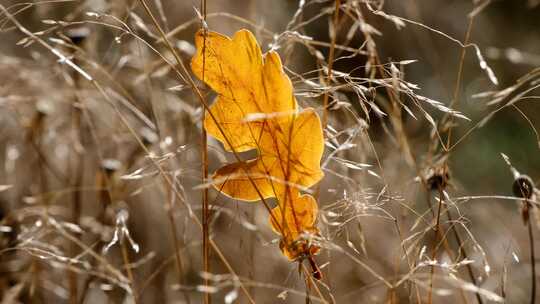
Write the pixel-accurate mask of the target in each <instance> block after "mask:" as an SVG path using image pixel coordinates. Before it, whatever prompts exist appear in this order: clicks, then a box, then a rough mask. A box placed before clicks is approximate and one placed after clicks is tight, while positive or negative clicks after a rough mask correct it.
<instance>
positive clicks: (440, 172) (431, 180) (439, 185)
mask: <svg viewBox="0 0 540 304" xmlns="http://www.w3.org/2000/svg"><path fill="white" fill-rule="evenodd" d="M430 173H431V174H429V175H428V178H427V185H428V187H429V189H430V190H433V191H435V190H444V189H445V188H446V187H447V186H448V181H449V180H450V174H449V173H448V168H447V167H439V168H435V169H433V170H432V172H430Z"/></svg>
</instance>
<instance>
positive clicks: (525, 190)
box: [512, 174, 534, 199]
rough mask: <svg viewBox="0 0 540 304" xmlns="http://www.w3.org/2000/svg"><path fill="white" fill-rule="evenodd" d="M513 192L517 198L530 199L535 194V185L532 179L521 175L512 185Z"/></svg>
mask: <svg viewBox="0 0 540 304" xmlns="http://www.w3.org/2000/svg"><path fill="white" fill-rule="evenodd" d="M512 192H514V195H515V196H516V197H521V198H525V199H530V198H531V197H532V195H533V193H534V183H533V181H532V179H531V178H530V177H529V176H527V175H525V174H521V175H519V176H518V177H517V178H516V179H515V180H514V183H513V184H512Z"/></svg>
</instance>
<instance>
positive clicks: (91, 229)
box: [0, 0, 540, 303]
mask: <svg viewBox="0 0 540 304" xmlns="http://www.w3.org/2000/svg"><path fill="white" fill-rule="evenodd" d="M146 2H147V4H148V5H149V8H150V9H151V10H152V12H153V13H154V14H155V16H156V19H157V21H158V23H159V24H160V26H161V27H162V29H163V30H164V31H165V32H166V33H170V35H169V39H170V40H171V42H172V44H173V46H174V47H175V49H176V51H177V52H178V53H179V54H180V56H181V59H182V60H183V63H184V64H185V65H187V66H188V67H189V61H190V58H191V56H192V55H193V54H194V46H193V37H194V34H195V32H196V31H197V30H198V29H199V28H200V26H201V22H200V19H199V17H198V13H197V11H201V8H200V5H201V3H200V2H199V1H191V0H184V1H171V0H146ZM206 2H207V25H208V27H209V29H210V30H215V31H218V32H221V33H224V34H227V35H232V34H233V33H234V32H235V31H237V30H239V29H241V28H248V29H250V30H251V31H252V32H253V33H254V34H255V35H256V37H257V38H258V40H259V42H260V45H261V47H262V49H263V51H267V50H269V49H270V48H274V49H276V50H277V51H278V52H279V53H280V55H281V56H282V59H283V61H284V64H285V66H286V72H287V73H288V75H289V76H290V77H291V80H292V81H293V84H294V85H295V89H296V93H297V98H298V100H299V103H300V104H301V105H302V106H304V107H306V106H312V107H315V108H316V109H317V111H319V113H322V112H323V109H322V100H323V97H322V96H323V94H324V92H325V87H326V88H328V87H329V88H330V89H329V92H330V93H329V94H330V99H331V102H332V103H333V104H334V106H333V107H332V108H331V110H329V112H328V113H329V126H330V129H329V130H328V132H327V133H326V134H327V136H328V137H329V138H332V139H329V141H328V145H327V151H326V153H325V156H324V158H323V162H322V163H323V164H324V168H325V170H326V176H325V178H324V180H323V181H322V182H321V183H320V185H318V186H317V191H318V193H319V205H320V209H321V212H320V218H319V220H318V225H319V227H320V228H321V231H322V238H323V240H322V241H323V250H322V253H321V254H320V255H319V256H318V257H317V258H316V259H317V262H318V264H319V265H320V266H322V267H323V270H324V279H323V281H322V283H321V284H319V285H318V289H320V294H319V293H317V292H316V290H315V288H314V287H313V286H311V287H310V286H309V285H306V281H305V278H304V277H303V276H301V275H299V272H298V263H292V262H289V261H287V260H286V259H285V258H284V257H283V256H282V255H281V252H280V251H279V249H278V245H277V241H278V240H277V237H278V236H277V235H275V234H273V232H272V231H271V230H270V228H269V225H268V214H267V212H266V210H265V209H264V208H263V207H262V205H261V204H257V203H245V202H239V201H234V200H231V199H228V198H225V197H224V196H222V195H219V193H218V192H217V191H215V190H214V189H210V190H209V193H210V202H211V204H212V221H211V225H210V227H211V237H212V239H213V240H214V241H215V243H216V244H217V245H218V246H219V248H220V249H221V252H222V254H223V258H220V257H219V255H218V254H217V253H216V252H215V251H211V254H210V265H211V268H210V270H211V271H210V273H209V274H204V273H202V269H203V267H202V249H201V244H202V234H201V230H200V227H199V226H197V224H196V223H195V221H194V220H193V217H197V218H200V214H201V183H202V177H201V168H202V162H201V157H200V155H201V142H202V139H201V124H200V119H201V112H202V110H201V107H200V104H199V103H198V100H197V98H195V95H194V93H193V91H192V90H191V89H190V88H189V86H187V84H186V82H185V81H183V80H182V79H181V78H179V77H178V76H177V74H176V73H175V71H174V69H180V68H179V66H178V65H175V64H172V65H171V64H169V63H171V62H174V57H173V55H172V53H171V52H170V50H169V49H168V48H167V47H166V45H165V44H164V43H163V42H162V41H161V40H160V34H159V31H158V30H157V28H156V27H155V26H154V25H153V23H152V22H151V19H150V18H149V16H148V15H147V13H146V11H145V10H144V9H143V8H142V6H141V2H140V1H124V0H115V1H104V0H80V1H34V2H31V3H26V2H21V1H10V0H0V5H1V8H2V11H1V12H0V79H1V81H0V299H2V303H132V302H138V303H200V302H201V301H202V298H203V293H204V292H210V293H211V295H212V299H213V302H214V303H233V302H235V303H249V302H248V300H247V298H246V297H245V295H244V294H243V291H242V290H241V289H240V287H239V286H240V285H239V282H243V283H244V285H245V286H246V288H247V290H248V291H249V293H250V294H251V295H252V297H253V299H254V301H255V302H256V303H306V294H309V295H311V296H313V298H312V299H311V301H313V303H320V302H321V301H322V300H321V299H320V296H321V295H322V296H324V298H325V299H326V300H325V301H327V302H330V303H331V302H336V303H418V302H420V303H429V302H430V301H431V302H433V303H474V302H477V301H478V299H477V298H476V296H475V293H474V292H471V290H470V289H467V288H468V287H470V286H468V285H466V284H465V283H464V282H465V281H467V282H470V281H471V279H470V277H469V276H468V269H467V267H466V265H465V264H467V260H469V259H470V260H472V262H471V264H469V267H470V268H471V269H472V271H473V272H474V277H475V280H476V283H477V284H478V286H479V287H481V288H482V292H484V294H483V295H482V300H483V302H484V303H490V302H496V301H497V300H499V301H500V300H501V299H504V300H505V301H506V302H505V303H527V302H528V301H529V298H530V295H529V294H530V284H531V272H530V263H531V260H530V256H529V246H530V244H529V239H528V234H527V226H526V225H524V222H523V220H522V216H521V211H520V206H521V202H520V201H519V200H517V199H513V198H512V196H513V195H514V194H513V193H512V183H513V181H514V176H513V174H512V171H511V169H510V167H509V165H508V164H507V162H505V160H504V159H503V157H502V156H501V153H504V154H505V155H507V156H508V158H509V159H510V161H511V163H512V165H513V166H514V167H515V168H516V169H517V170H518V171H519V172H522V173H526V174H528V175H529V176H530V177H531V178H532V180H533V182H534V183H536V184H538V180H539V178H540V153H539V149H540V140H539V137H538V135H537V133H536V130H537V129H538V126H539V125H540V106H539V103H538V99H536V98H535V91H534V89H533V90H531V91H530V92H528V93H527V94H526V95H524V96H527V98H524V99H521V100H519V101H518V102H516V103H515V104H513V105H512V106H507V107H503V108H502V109H500V110H498V112H497V113H496V114H494V115H493V116H491V117H490V119H489V120H488V121H487V122H486V123H485V124H484V125H483V126H482V127H477V126H475V125H476V124H477V123H478V122H479V121H481V120H482V119H484V118H485V117H487V116H488V115H489V114H490V113H493V111H495V110H496V109H498V108H499V107H500V106H501V104H494V105H490V101H492V100H493V99H494V97H493V96H487V97H479V96H478V94H480V93H484V92H496V91H501V90H503V89H505V88H508V87H511V86H513V85H515V84H516V83H517V81H518V79H520V78H521V77H523V76H524V75H526V74H527V73H529V72H531V71H533V70H534V69H535V68H537V67H538V66H539V65H540V36H539V35H538V34H539V32H538V30H539V29H540V5H538V3H537V2H536V1H534V0H530V1H517V0H516V1H497V0H493V1H465V0H459V1H447V0H403V1H395V0H394V1H388V0H387V1H353V0H349V1H346V0H342V1H340V4H341V6H340V18H341V19H340V23H339V26H338V27H337V31H335V32H336V33H337V35H336V44H337V45H340V46H341V47H342V48H341V49H340V48H338V49H337V56H336V58H339V59H338V60H337V61H336V62H335V64H334V65H333V69H335V71H337V72H335V73H334V75H336V74H337V75H338V76H335V79H334V80H333V81H332V83H331V84H329V85H328V86H326V82H325V79H326V77H327V76H326V75H325V74H324V69H321V68H322V67H324V66H325V65H326V62H327V60H328V57H329V53H330V48H331V45H332V34H331V33H332V32H333V31H334V29H335V27H334V25H333V19H332V18H333V14H334V8H335V3H334V1H325V0H318V1H310V0H307V1H289V0H273V1H264V0H246V1H240V0H219V1H218V0H207V1H206ZM367 2H369V5H367V4H366V3H367ZM299 7H300V8H301V9H299ZM399 18H403V19H399ZM14 21H16V22H14ZM468 30H470V41H469V42H471V43H474V44H475V45H476V46H477V47H478V51H479V52H480V53H481V54H482V56H483V58H484V59H485V60H486V63H487V65H488V66H489V67H490V68H491V69H492V70H493V72H494V74H495V76H496V78H497V79H498V85H495V84H493V82H492V81H490V79H489V77H488V75H487V73H486V71H485V70H483V69H482V68H481V62H480V60H479V57H478V55H477V53H476V49H475V48H474V47H467V48H466V53H465V56H464V57H463V60H461V56H462V52H463V50H464V48H463V47H462V46H461V45H460V43H459V42H460V41H461V42H463V41H464V39H465V37H466V34H467V31H468ZM24 31H27V32H24ZM286 31H288V32H286ZM29 33H33V35H29ZM366 33H370V37H371V38H369V39H368V35H367V34H366ZM32 37H33V38H32ZM136 37H137V38H136ZM368 40H369V41H370V43H367V42H366V41H368ZM370 47H372V48H371V49H370ZM54 50H57V51H59V52H60V53H61V54H64V55H65V56H66V57H67V58H68V59H69V60H71V62H73V63H74V64H75V65H77V66H79V67H80V68H81V69H83V70H84V71H86V72H87V73H88V74H90V75H91V76H92V78H93V79H94V80H95V83H97V84H98V85H97V86H96V85H95V84H93V83H92V82H90V81H88V79H86V78H85V77H84V75H82V74H81V73H77V72H76V71H75V70H74V69H73V68H71V67H70V66H69V65H68V64H66V60H59V57H58V56H57V55H55V54H54V52H55V51H54ZM355 51H358V52H355ZM370 52H376V53H377V54H378V60H379V62H380V63H381V64H385V65H384V68H385V71H392V68H391V67H390V62H395V63H396V64H395V66H397V68H396V69H397V71H398V72H399V73H398V74H399V77H400V79H401V80H403V81H406V82H408V83H411V84H415V85H416V86H417V89H415V90H414V93H415V94H418V95H420V96H425V97H428V98H430V99H432V100H437V101H440V102H441V103H443V104H444V105H446V106H450V105H451V104H453V109H455V110H457V111H459V112H461V113H463V114H464V115H465V116H466V117H468V118H469V119H470V121H469V120H465V119H461V118H456V119H454V120H452V121H451V125H452V127H453V131H452V132H453V133H452V135H451V139H450V140H451V143H456V142H457V144H456V145H455V146H454V147H453V148H452V149H451V150H450V152H449V153H445V152H444V150H443V149H442V148H441V146H440V145H439V144H438V142H439V141H438V139H437V135H436V133H435V132H434V131H433V128H432V126H431V124H430V123H429V121H428V120H427V119H426V118H425V117H424V114H423V110H425V111H426V112H427V113H429V115H431V117H433V119H434V120H435V121H436V122H437V124H438V127H439V128H438V130H439V131H440V133H441V136H442V138H443V139H444V141H446V139H447V133H446V131H447V128H444V127H445V126H447V125H443V123H444V122H448V121H447V120H445V118H444V117H445V112H444V111H440V110H439V109H437V108H436V107H433V106H432V105H430V104H429V102H418V100H416V101H415V99H414V98H410V97H407V96H406V94H404V93H403V92H401V93H397V92H396V91H395V88H394V86H393V84H392V81H388V82H386V83H387V84H386V85H385V84H384V81H382V80H381V79H383V78H386V80H388V79H390V80H391V78H392V75H390V74H389V75H386V77H382V76H381V75H380V74H378V73H375V74H372V73H370V71H373V70H374V69H373V70H372V68H373V67H371V68H370V67H369V64H370V60H371V59H370V58H371V57H370V56H372V54H373V53H370ZM317 56H319V57H317ZM165 59H166V60H167V61H168V62H169V63H168V62H166V61H165ZM405 60H414V62H408V63H407V64H405V63H404V64H399V62H403V61H405ZM460 65H462V72H461V75H462V76H461V80H460V82H459V83H460V85H459V86H458V89H457V90H456V83H457V81H456V80H457V79H458V74H459V71H460ZM366 66H368V67H367V68H366ZM339 73H342V74H339ZM340 75H341V76H340ZM343 75H346V76H348V77H349V78H347V77H345V76H343ZM394 76H396V75H394ZM396 77H397V76H396ZM347 79H348V80H349V81H350V82H347V81H346V80H347ZM377 80H379V82H377ZM388 83H390V84H389V85H388ZM199 85H201V87H203V85H202V84H200V83H199ZM534 85H535V83H534V81H533V82H532V85H531V87H533V86H534ZM354 87H356V89H357V90H363V89H366V91H364V92H365V94H366V95H365V96H363V95H361V94H358V91H357V90H355V89H354ZM368 88H369V90H367V89H368ZM205 92H206V93H207V94H208V99H209V100H211V99H212V98H213V96H215V95H213V93H212V92H211V91H209V89H206V90H205ZM392 92H393V93H392ZM455 92H457V96H458V99H457V101H456V102H454V103H452V101H453V100H455V96H456V95H455ZM391 94H396V95H395V96H399V97H400V100H401V102H402V104H401V105H399V106H398V110H397V112H392V113H388V112H387V114H388V115H386V116H384V115H377V114H376V113H375V111H373V108H371V107H369V106H368V107H369V109H370V111H369V113H366V112H365V111H364V108H363V107H366V105H367V104H368V101H369V102H371V103H373V104H375V105H379V106H380V107H381V109H383V111H385V109H389V108H388V105H389V104H390V101H389V100H391V98H389V96H390V95H391ZM413 97H414V96H413ZM419 104H420V105H421V106H419ZM405 107H408V108H410V109H411V114H414V116H415V117H413V116H412V115H411V114H409V113H407V111H406V110H405ZM390 109H391V107H390ZM398 113H399V115H398ZM396 117H397V118H396ZM394 119H397V122H398V124H397V125H396V124H395V121H396V120H394ZM393 120H394V121H393ZM439 123H440V124H439ZM127 125H129V126H130V128H128V127H126V126H127ZM471 130H472V131H471ZM469 131H471V132H469ZM134 133H135V134H137V135H138V137H139V139H140V140H141V141H138V140H137V139H136V138H135V137H134V135H133V134H134ZM403 138H405V139H406V142H407V145H408V149H409V150H410V155H411V156H412V161H411V160H410V157H408V153H407V151H406V150H404V147H403V144H402V140H404V139H403ZM458 140H459V142H458ZM143 147H144V148H143ZM336 147H340V148H341V149H342V151H339V152H334V149H335V148H336ZM208 151H209V152H208V153H209V171H210V172H213V171H214V170H216V169H217V168H219V167H220V166H221V165H223V164H224V163H226V162H231V161H233V158H232V156H231V155H228V154H227V153H224V151H223V148H222V146H221V145H220V144H219V143H218V142H217V141H215V140H213V139H211V138H210V139H209V146H208ZM244 156H245V157H247V158H248V157H253V155H250V154H246V155H244ZM154 162H157V163H159V164H161V165H162V167H163V169H164V172H158V171H157V170H156V168H155V166H153V165H152V164H153V163H154ZM442 164H446V166H443V165H442ZM440 168H445V169H444V170H445V171H444V172H447V171H448V172H449V173H448V175H446V174H445V173H443V174H442V175H441V176H443V177H444V179H445V182H446V179H448V180H447V185H445V187H444V191H445V193H446V194H444V195H446V196H445V203H444V206H443V213H442V215H441V219H440V225H441V229H442V231H443V235H444V241H440V239H438V237H437V236H436V235H435V233H434V232H433V229H432V227H434V225H435V216H434V214H433V213H432V212H437V209H436V207H437V198H438V197H439V196H440V193H439V192H438V191H432V190H430V189H429V185H430V184H429V183H428V184H425V183H422V182H421V180H423V181H424V182H425V181H429V178H430V177H431V176H432V173H433V172H439V170H442V169H440ZM164 174H165V175H166V176H167V177H168V178H169V179H170V180H172V181H173V184H174V188H172V187H171V185H169V184H168V183H167V182H166V181H165V178H164ZM435 190H437V187H435ZM444 195H443V196H444ZM473 196H474V198H472V197H473ZM477 196H482V197H481V198H478V197H477ZM464 197H470V198H469V199H464ZM501 197H502V198H501ZM430 204H431V206H432V207H433V211H430V207H429V206H430ZM448 210H449V211H448ZM448 212H450V214H451V218H448V217H447V214H448ZM532 214H533V217H532V218H531V222H532V223H533V226H534V227H533V231H534V232H535V233H536V234H538V230H537V228H538V227H537V225H536V220H535V219H534V215H535V212H533V213H532ZM453 227H455V229H456V230H455V231H456V233H457V234H458V235H459V236H460V238H461V241H457V240H456V238H455V235H454V233H455V232H454V230H453ZM174 239H176V242H175V241H173V240H174ZM459 243H461V244H459ZM537 243H538V241H537ZM441 244H442V245H441ZM437 245H440V246H439V247H440V249H438V251H437V253H436V254H434V255H432V251H433V249H432V248H434V247H435V246H437ZM460 248H464V250H465V252H466V253H467V258H465V257H464V256H463V251H461V250H460ZM537 249H540V247H537ZM404 251H406V252H407V253H406V254H405V253H404ZM175 252H178V256H176V255H175ZM177 258H178V259H179V260H181V265H178V263H176V261H177ZM223 259H226V260H227V261H228V263H230V267H232V269H234V271H235V272H236V274H237V275H238V277H234V276H232V275H231V274H230V271H229V269H228V268H227V267H226V266H225V265H224V263H223ZM464 259H465V260H466V261H465V263H461V264H460V262H463V261H464ZM430 261H432V262H433V263H434V264H436V265H437V266H436V267H435V278H434V288H435V290H434V291H433V295H432V298H431V300H430V297H429V293H430V292H429V290H430V287H429V282H430V279H429V278H430V271H431V267H430V266H429V265H428V264H429V262H430ZM126 265H127V266H126ZM306 265H307V264H306ZM414 265H419V266H418V267H417V268H414ZM411 268H414V269H412V270H411ZM373 273H376V274H377V275H378V277H377V276H374V275H373ZM204 277H209V278H210V281H211V283H212V286H210V287H207V286H203V278H204ZM456 278H459V279H456ZM400 280H404V282H403V283H400V284H398V286H397V285H396V288H388V286H386V285H385V282H386V283H388V284H397V283H398V282H400ZM494 295H495V296H494ZM496 296H500V297H501V298H497V297H496ZM538 301H540V298H539V300H538Z"/></svg>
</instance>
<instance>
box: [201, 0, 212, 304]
mask: <svg viewBox="0 0 540 304" xmlns="http://www.w3.org/2000/svg"><path fill="white" fill-rule="evenodd" d="M201 11H202V17H203V20H202V22H203V23H204V24H202V25H201V28H202V29H203V30H204V33H205V35H204V39H203V70H202V81H203V83H204V81H205V77H204V76H205V75H204V74H205V71H206V56H205V54H206V24H205V23H206V0H201ZM205 118H206V111H203V112H202V116H201V130H202V134H201V159H202V168H201V170H202V183H206V181H207V179H208V138H207V133H206V129H205V128H204V120H205ZM201 212H202V216H201V217H202V225H203V227H202V228H203V245H202V254H203V271H204V272H205V273H210V264H209V255H210V250H209V247H208V239H209V238H210V227H209V222H210V221H209V216H210V209H209V204H208V188H207V187H204V188H203V189H202V211H201ZM209 284H210V281H209V278H208V276H205V277H204V285H205V286H209ZM211 302H212V297H211V294H210V293H209V292H205V293H204V303H205V304H210V303H211Z"/></svg>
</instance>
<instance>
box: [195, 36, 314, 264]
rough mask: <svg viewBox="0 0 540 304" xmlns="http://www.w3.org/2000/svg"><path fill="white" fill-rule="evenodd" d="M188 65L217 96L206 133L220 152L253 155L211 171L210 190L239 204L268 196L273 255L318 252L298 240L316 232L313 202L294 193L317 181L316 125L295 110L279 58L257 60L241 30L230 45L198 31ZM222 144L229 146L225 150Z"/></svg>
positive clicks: (267, 56)
mask: <svg viewBox="0 0 540 304" xmlns="http://www.w3.org/2000/svg"><path fill="white" fill-rule="evenodd" d="M195 44H196V46H197V53H196V55H195V56H194V57H193V59H192V62H191V67H192V70H193V72H194V73H195V75H197V77H199V78H200V79H202V80H203V81H204V82H205V83H206V84H208V85H209V86H210V87H211V88H212V89H213V90H214V91H215V92H216V93H217V94H218V97H217V99H216V101H215V102H214V104H213V105H212V106H211V107H210V109H209V111H210V113H209V114H210V115H206V118H205V121H204V127H205V129H206V131H207V132H208V134H210V135H212V136H213V137H215V138H216V139H217V140H219V141H221V142H222V143H223V145H224V147H225V149H226V150H228V151H233V150H234V151H236V152H244V151H249V150H256V151H257V153H258V155H257V157H256V158H254V159H250V160H247V161H242V162H236V163H232V164H229V165H226V166H224V167H222V168H220V169H218V170H217V171H216V172H215V173H214V175H213V179H214V186H215V188H216V189H219V190H220V191H221V192H222V193H224V194H225V195H227V196H230V197H232V198H235V199H240V200H244V201H259V200H261V198H262V199H266V198H270V197H276V198H277V201H278V205H277V206H276V207H275V208H274V209H273V210H272V211H271V223H270V224H271V227H272V229H273V230H274V231H275V232H276V233H278V234H281V236H282V240H281V243H280V247H281V250H282V251H283V253H284V254H285V256H287V257H288V258H289V259H291V260H295V259H298V258H300V257H302V256H307V255H311V254H315V253H316V252H317V251H318V247H316V246H311V245H310V244H308V243H307V242H305V241H303V240H300V238H301V235H302V234H303V233H312V234H318V232H319V230H318V229H317V228H316V227H315V221H316V217H317V211H318V207H317V203H316V201H315V199H314V198H313V197H312V196H310V195H300V192H299V189H303V188H307V187H311V186H313V185H314V184H315V183H317V182H318V181H319V180H320V179H321V178H322V176H323V173H322V170H321V168H320V161H321V157H322V154H323V151H324V139H323V134H322V126H321V121H320V119H319V116H318V115H317V113H316V112H315V111H314V110H313V109H311V108H307V109H303V110H299V109H298V108H297V104H296V99H295V98H294V95H293V88H292V84H291V81H290V79H289V77H288V76H287V75H286V74H285V73H284V71H283V67H282V64H281V60H280V58H279V55H278V54H277V53H275V52H273V51H270V52H268V53H266V54H265V55H263V54H262V52H261V50H260V48H259V45H258V44H257V41H256V40H255V38H254V37H253V35H252V34H251V33H250V32H249V31H247V30H240V31H238V32H237V33H236V34H235V35H234V36H233V38H232V39H230V38H229V37H227V36H224V35H221V34H218V33H215V32H211V31H208V32H204V31H199V32H198V33H197V34H196V37H195ZM229 144H230V145H229Z"/></svg>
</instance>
